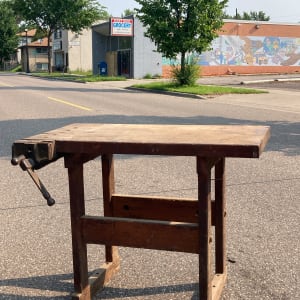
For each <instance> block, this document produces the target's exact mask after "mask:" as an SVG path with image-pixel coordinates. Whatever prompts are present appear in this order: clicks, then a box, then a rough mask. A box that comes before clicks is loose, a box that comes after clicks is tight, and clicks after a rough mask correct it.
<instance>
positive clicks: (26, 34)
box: [25, 28, 30, 73]
mask: <svg viewBox="0 0 300 300" xmlns="http://www.w3.org/2000/svg"><path fill="white" fill-rule="evenodd" d="M25 37H26V73H30V70H29V55H28V29H27V28H25Z"/></svg>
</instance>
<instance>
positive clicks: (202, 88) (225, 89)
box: [133, 82, 267, 95]
mask: <svg viewBox="0 0 300 300" xmlns="http://www.w3.org/2000/svg"><path fill="white" fill-rule="evenodd" d="M133 87H135V88H143V89H149V90H157V91H167V92H179V93H187V94H194V95H224V94H262V93H267V91H265V90H257V89H250V88H239V87H230V86H217V85H193V86H178V85H176V84H174V83H171V82H167V83H166V82H151V83H146V84H135V85H133Z"/></svg>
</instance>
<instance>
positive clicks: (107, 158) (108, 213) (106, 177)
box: [101, 154, 120, 281]
mask: <svg viewBox="0 0 300 300" xmlns="http://www.w3.org/2000/svg"><path fill="white" fill-rule="evenodd" d="M101 161H102V186H103V207H104V216H105V217H113V208H112V195H113V193H114V192H115V178H114V160H113V155H112V154H103V155H102V156H101ZM105 256H106V263H107V264H109V263H112V265H113V266H114V268H115V272H117V271H118V270H119V265H120V259H119V254H118V248H117V247H116V246H112V245H106V246H105ZM115 272H111V273H112V274H111V276H113V274H114V273H115ZM111 276H110V277H111ZM110 277H108V278H107V279H106V280H107V281H109V280H110Z"/></svg>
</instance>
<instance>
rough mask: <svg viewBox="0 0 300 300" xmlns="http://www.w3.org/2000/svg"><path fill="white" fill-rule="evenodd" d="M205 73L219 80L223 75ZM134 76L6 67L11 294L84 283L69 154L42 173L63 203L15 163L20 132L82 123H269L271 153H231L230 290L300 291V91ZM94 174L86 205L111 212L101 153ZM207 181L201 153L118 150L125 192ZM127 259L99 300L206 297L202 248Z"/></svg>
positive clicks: (0, 294) (3, 125) (3, 141)
mask: <svg viewBox="0 0 300 300" xmlns="http://www.w3.org/2000/svg"><path fill="white" fill-rule="evenodd" d="M244 77H246V76H244ZM224 80H225V79H224ZM226 80H227V81H228V79H226ZM239 80H240V81H242V80H243V78H240V79H239ZM200 81H202V82H208V81H210V83H214V82H215V83H216V84H220V83H222V82H221V81H222V78H208V79H205V78H203V80H202V79H201V80H200ZM227 81H226V83H225V84H227ZM133 82H134V81H131V80H128V81H126V82H100V83H89V84H81V83H73V82H65V81H55V80H44V79H38V78H34V77H31V76H24V75H17V74H4V73H0V168H1V174H0V195H1V198H0V201H1V207H0V228H1V238H0V257H1V258H0V299H9V300H10V299H16V300H17V299H18V300H19V299H21V300H29V299H39V300H46V299H69V295H70V293H71V292H72V291H73V284H72V272H73V270H72V253H71V233H70V218H69V200H68V179H67V173H66V169H65V168H64V164H63V160H62V159H61V160H58V161H57V162H55V163H52V164H50V165H48V166H47V167H45V168H43V169H41V170H39V171H38V174H39V175H40V178H41V180H42V181H43V183H44V184H45V186H46V187H47V189H48V190H49V192H50V193H51V195H52V197H53V198H55V199H56V204H55V205H54V206H53V207H48V206H47V204H46V202H45V201H44V199H43V198H42V196H41V195H40V194H39V191H38V190H37V188H36V187H35V185H34V183H33V182H32V180H31V179H30V178H29V176H28V175H27V174H26V172H23V171H22V170H21V169H20V168H16V167H13V166H11V164H10V159H11V145H12V143H13V142H14V141H15V140H17V139H21V138H25V137H28V136H32V135H34V134H37V133H41V132H44V131H48V130H52V129H55V128H58V127H61V126H64V125H67V124H71V123H121V124H126V123H131V124H132V123H134V124H137V123H146V124H217V125H218V124H231V125H233V124H249V125H256V124H257V125H267V126H270V127H271V139H270V141H269V143H268V145H267V147H266V150H265V152H264V153H263V154H262V156H261V158H260V159H239V158H231V159H227V161H226V162H227V164H226V167H227V169H226V178H227V184H226V198H227V215H228V218H227V222H228V228H227V256H228V279H227V283H226V286H225V288H224V291H223V294H222V298H221V299H223V300H229V299H230V300H239V299H251V300H261V299H270V300H276V299H278V300H279V299H282V300H293V299H300V289H299V276H300V260H299V249H300V245H299V243H300V242H299V241H300V233H299V232H300V226H299V212H300V204H299V203H300V201H299V199H300V91H299V89H295V88H290V89H289V88H285V89H283V88H282V87H279V88H275V89H274V88H271V89H270V92H269V93H268V94H257V95H223V96H218V97H214V98H209V99H192V98H185V97H177V96H171V95H160V94H152V93H145V92H140V91H131V90H127V89H125V87H126V86H129V85H131V84H133ZM299 85H300V82H299ZM252 87H253V86H251V88H252ZM263 88H268V87H266V86H264V87H263ZM85 175H86V182H85V196H86V199H87V200H88V201H87V202H88V205H87V208H86V210H87V211H88V212H90V213H93V214H94V215H95V214H101V212H102V205H101V204H102V203H101V200H102V194H101V192H102V191H101V177H100V175H101V164H100V161H99V160H98V159H96V160H94V161H92V162H90V163H88V164H86V166H85ZM196 180H197V179H196V169H195V163H194V158H186V157H176V158H169V157H155V156H153V157H148V156H147V157H139V156H126V155H122V156H121V155H120V156H118V157H117V159H116V189H117V192H118V193H130V194H145V195H165V196H174V195H175V196H179V197H194V198H195V197H197V186H196V185H197V183H196ZM88 254H89V269H90V270H91V271H92V270H93V269H95V268H97V267H99V266H100V265H101V264H102V263H103V262H104V248H103V247H102V246H94V245H92V246H90V245H89V246H88ZM120 256H121V270H120V272H119V273H118V274H117V276H116V277H114V279H113V280H112V281H111V282H110V283H109V285H108V286H107V287H106V288H105V289H104V290H103V291H101V292H99V293H98V294H97V296H96V299H123V298H125V299H128V300H131V299H132V300H133V299H135V300H136V299H143V300H148V299H149V300H150V299H159V300H171V299H172V300H188V299H192V300H196V299H198V297H199V295H198V291H197V281H198V279H197V276H198V266H197V264H198V257H197V255H193V254H188V255H187V254H183V253H176V252H174V253H173V252H164V251H153V250H142V249H133V248H121V249H120Z"/></svg>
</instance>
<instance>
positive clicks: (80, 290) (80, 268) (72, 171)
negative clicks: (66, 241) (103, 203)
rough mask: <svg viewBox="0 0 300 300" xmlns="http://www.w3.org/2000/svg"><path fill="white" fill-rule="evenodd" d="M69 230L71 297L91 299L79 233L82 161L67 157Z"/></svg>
mask: <svg viewBox="0 0 300 300" xmlns="http://www.w3.org/2000/svg"><path fill="white" fill-rule="evenodd" d="M66 167H67V168H68V175H69V191H70V210H71V230H72V248H73V270H74V290H75V293H74V294H73V295H72V299H80V300H88V299H91V294H90V286H89V281H88V262H87V247H86V243H85V242H84V240H83V238H82V234H81V223H80V218H81V217H82V216H84V215H85V206H84V184H83V163H80V162H79V161H78V160H75V159H74V160H72V159H71V158H68V160H67V161H66Z"/></svg>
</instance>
